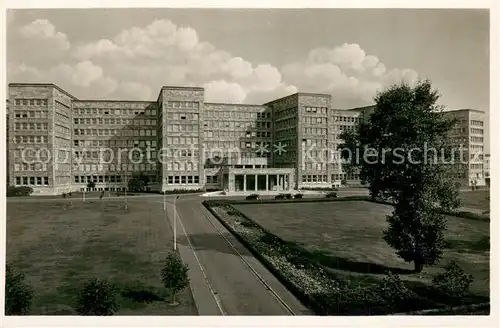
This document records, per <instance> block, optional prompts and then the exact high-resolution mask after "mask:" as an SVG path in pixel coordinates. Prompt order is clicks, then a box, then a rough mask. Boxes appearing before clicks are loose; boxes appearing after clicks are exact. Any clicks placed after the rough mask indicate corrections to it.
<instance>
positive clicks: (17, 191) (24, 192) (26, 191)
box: [7, 186, 33, 197]
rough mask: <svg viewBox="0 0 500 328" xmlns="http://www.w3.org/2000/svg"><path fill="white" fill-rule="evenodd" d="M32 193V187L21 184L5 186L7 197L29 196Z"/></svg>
mask: <svg viewBox="0 0 500 328" xmlns="http://www.w3.org/2000/svg"><path fill="white" fill-rule="evenodd" d="M32 193H33V188H31V187H27V186H23V187H14V186H9V187H7V197H21V196H29V195H31V194H32Z"/></svg>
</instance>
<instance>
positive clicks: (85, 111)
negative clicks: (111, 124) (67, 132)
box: [73, 108, 156, 116]
mask: <svg viewBox="0 0 500 328" xmlns="http://www.w3.org/2000/svg"><path fill="white" fill-rule="evenodd" d="M73 115H92V116H96V115H99V116H102V115H147V116H156V109H137V108H117V109H112V108H75V109H73Z"/></svg>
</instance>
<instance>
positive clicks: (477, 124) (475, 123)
mask: <svg viewBox="0 0 500 328" xmlns="http://www.w3.org/2000/svg"><path fill="white" fill-rule="evenodd" d="M483 124H484V123H483V121H475V120H471V121H470V125H473V126H483Z"/></svg>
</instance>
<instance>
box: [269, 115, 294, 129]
mask: <svg viewBox="0 0 500 328" xmlns="http://www.w3.org/2000/svg"><path fill="white" fill-rule="evenodd" d="M296 125H297V118H296V117H291V118H285V119H281V120H279V121H276V123H274V128H275V129H282V128H286V127H289V126H296Z"/></svg>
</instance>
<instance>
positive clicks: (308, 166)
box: [302, 163, 327, 171]
mask: <svg viewBox="0 0 500 328" xmlns="http://www.w3.org/2000/svg"><path fill="white" fill-rule="evenodd" d="M326 167H327V164H326V163H304V164H302V168H303V169H305V170H316V171H326Z"/></svg>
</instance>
